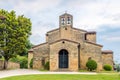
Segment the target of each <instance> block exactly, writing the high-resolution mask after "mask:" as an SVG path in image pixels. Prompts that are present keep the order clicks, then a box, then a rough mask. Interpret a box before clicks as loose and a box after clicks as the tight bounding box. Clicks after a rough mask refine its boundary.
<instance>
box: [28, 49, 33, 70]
mask: <svg viewBox="0 0 120 80" xmlns="http://www.w3.org/2000/svg"><path fill="white" fill-rule="evenodd" d="M31 59H33V51H29V52H28V68H30V62H31Z"/></svg>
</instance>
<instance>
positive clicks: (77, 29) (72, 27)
mask: <svg viewBox="0 0 120 80" xmlns="http://www.w3.org/2000/svg"><path fill="white" fill-rule="evenodd" d="M72 29H75V30H79V31H83V32H87V31H86V30H83V29H78V28H75V27H72Z"/></svg>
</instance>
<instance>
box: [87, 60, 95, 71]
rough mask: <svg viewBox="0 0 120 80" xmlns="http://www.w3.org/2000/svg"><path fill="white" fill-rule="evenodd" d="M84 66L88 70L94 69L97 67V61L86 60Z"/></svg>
mask: <svg viewBox="0 0 120 80" xmlns="http://www.w3.org/2000/svg"><path fill="white" fill-rule="evenodd" d="M86 67H87V68H88V70H89V71H92V70H95V69H96V68H97V63H96V61H94V60H88V61H87V63H86Z"/></svg>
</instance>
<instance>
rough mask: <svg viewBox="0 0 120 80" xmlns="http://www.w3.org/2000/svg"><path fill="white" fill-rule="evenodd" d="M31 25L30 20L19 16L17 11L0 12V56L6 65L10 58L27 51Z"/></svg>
mask: <svg viewBox="0 0 120 80" xmlns="http://www.w3.org/2000/svg"><path fill="white" fill-rule="evenodd" d="M31 25H32V23H31V21H30V19H28V18H26V17H24V15H19V16H17V15H16V14H15V11H10V12H8V11H6V10H3V9H1V10H0V54H1V55H2V56H3V57H4V59H5V62H6V63H5V64H6V65H7V62H8V60H9V59H10V58H12V57H15V56H16V55H17V54H20V53H22V52H23V50H25V48H26V45H27V41H28V38H29V36H30V34H31ZM5 68H6V67H5Z"/></svg>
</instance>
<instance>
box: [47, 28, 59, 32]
mask: <svg viewBox="0 0 120 80" xmlns="http://www.w3.org/2000/svg"><path fill="white" fill-rule="evenodd" d="M57 30H59V28H56V29H53V30H50V31H48V32H47V33H50V32H53V31H57Z"/></svg>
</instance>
